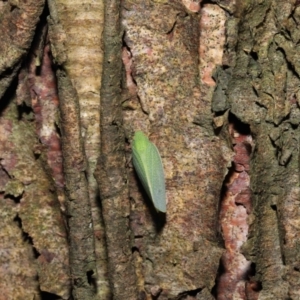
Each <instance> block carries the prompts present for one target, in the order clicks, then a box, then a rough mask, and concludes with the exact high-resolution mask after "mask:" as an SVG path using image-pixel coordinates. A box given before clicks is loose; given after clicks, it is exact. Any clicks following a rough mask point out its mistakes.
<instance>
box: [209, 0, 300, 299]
mask: <svg viewBox="0 0 300 300" xmlns="http://www.w3.org/2000/svg"><path fill="white" fill-rule="evenodd" d="M297 5H298V4H297V2H295V1H285V2H278V1H263V2H261V3H260V4H259V5H258V4H257V3H255V2H254V3H252V4H247V5H246V4H242V3H240V5H239V6H237V9H236V10H235V11H233V10H232V12H233V13H234V14H233V16H232V17H230V18H228V21H227V51H226V55H225V57H224V59H223V64H224V68H222V70H221V73H219V75H220V74H222V76H220V78H223V79H224V78H225V79H226V80H223V82H228V86H227V88H226V89H225V92H224V95H226V97H225V101H223V108H227V107H228V108H230V111H231V112H232V113H233V114H234V115H235V116H237V117H238V118H239V119H240V120H241V121H242V122H244V123H247V124H249V125H250V129H251V131H252V133H251V134H252V136H253V137H254V142H255V148H254V152H253V155H252V159H251V163H250V176H251V190H252V201H253V208H254V210H253V213H252V214H250V216H249V223H250V233H249V237H248V241H247V243H246V244H245V245H244V246H243V248H244V253H245V255H246V258H247V259H248V260H249V261H251V262H252V263H254V264H255V266H256V274H255V276H254V278H253V280H254V281H255V282H256V284H254V285H253V287H254V288H255V289H256V290H257V291H259V290H260V289H261V291H260V292H259V293H258V295H256V296H255V297H254V298H251V297H250V295H249V294H247V297H250V298H247V299H298V298H299V293H300V285H299V284H300V282H299V278H300V277H299V265H298V262H299V251H298V250H297V249H298V247H297V245H298V243H299V230H298V229H296V228H298V225H297V224H298V222H299V221H298V220H299V213H300V210H299V205H298V204H297V201H298V199H299V154H298V144H299V127H298V125H299V115H300V111H299V96H298V95H299V87H298V86H299V66H298V65H299V60H298V58H297V59H296V57H297V48H298V47H299V46H298V41H299V34H298V32H299V28H298V26H299V25H298V23H299V22H298V21H299V11H300V10H299V7H298V6H297ZM234 41H236V42H234ZM223 100H224V99H223ZM214 111H216V112H218V111H221V109H218V108H217V107H216V106H215V107H214ZM296 199H297V200H296ZM226 299H230V298H226Z"/></svg>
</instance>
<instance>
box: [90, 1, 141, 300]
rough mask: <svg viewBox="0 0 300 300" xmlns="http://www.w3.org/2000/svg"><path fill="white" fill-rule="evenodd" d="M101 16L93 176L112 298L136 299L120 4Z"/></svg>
mask: <svg viewBox="0 0 300 300" xmlns="http://www.w3.org/2000/svg"><path fill="white" fill-rule="evenodd" d="M104 16H105V25H104V30H103V43H104V59H103V76H102V85H101V155H100V158H99V161H98V167H97V170H96V172H95V176H96V179H97V181H98V184H99V187H100V197H101V206H102V215H103V220H104V224H105V235H106V243H107V253H108V272H109V277H110V278H109V279H110V287H111V292H112V295H113V296H112V297H113V299H116V300H121V299H137V293H136V290H137V289H136V282H135V273H134V269H133V264H132V257H131V239H130V230H129V218H128V216H129V209H130V206H129V196H128V186H127V175H126V170H125V165H126V162H125V153H124V143H125V136H124V132H123V129H122V107H121V89H120V85H121V67H122V61H121V49H122V48H121V47H122V40H121V37H122V31H121V26H120V1H116V0H114V1H108V0H107V1H105V15H104Z"/></svg>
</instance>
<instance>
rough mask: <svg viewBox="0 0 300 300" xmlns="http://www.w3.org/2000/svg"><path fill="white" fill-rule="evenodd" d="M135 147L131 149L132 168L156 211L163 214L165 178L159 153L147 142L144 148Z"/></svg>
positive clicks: (164, 207)
mask: <svg viewBox="0 0 300 300" xmlns="http://www.w3.org/2000/svg"><path fill="white" fill-rule="evenodd" d="M147 140H148V139H147ZM135 145H136V144H135V143H134V144H133V147H132V158H133V165H134V168H135V170H136V172H137V174H138V177H139V179H140V181H141V183H142V185H143V187H144V189H145V191H146V193H147V194H148V196H149V198H151V200H152V202H153V204H154V207H155V208H156V210H158V211H161V212H164V213H165V212H166V189H165V177H164V170H163V165H162V161H161V157H160V155H159V152H158V150H157V148H156V146H155V145H154V144H153V143H151V142H150V141H149V140H148V142H147V144H146V147H135ZM137 148H139V149H137Z"/></svg>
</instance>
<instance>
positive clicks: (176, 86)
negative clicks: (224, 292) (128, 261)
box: [123, 1, 232, 299]
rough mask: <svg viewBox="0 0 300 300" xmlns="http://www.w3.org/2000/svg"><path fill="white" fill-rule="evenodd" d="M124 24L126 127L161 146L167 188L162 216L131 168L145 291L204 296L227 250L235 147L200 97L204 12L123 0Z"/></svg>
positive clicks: (160, 296)
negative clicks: (222, 201) (221, 223)
mask: <svg viewBox="0 0 300 300" xmlns="http://www.w3.org/2000/svg"><path fill="white" fill-rule="evenodd" d="M123 24H124V27H125V38H124V42H125V43H126V49H125V50H123V61H124V63H125V64H131V68H130V69H131V72H129V71H128V70H129V68H128V67H127V66H126V65H125V69H126V72H127V83H129V84H130V83H131V86H130V87H129V91H128V92H127V93H128V94H129V95H130V98H128V97H127V99H126V102H125V103H124V107H125V110H124V126H125V128H126V129H127V134H128V137H129V138H130V133H131V132H132V130H134V131H136V130H142V131H144V132H145V133H146V134H148V136H149V137H150V139H151V141H153V142H154V143H155V144H156V145H157V147H158V149H159V151H160V153H161V156H162V161H163V164H164V167H165V176H166V187H167V213H166V215H165V216H164V215H159V214H157V212H156V211H155V210H154V209H153V206H152V204H151V202H150V201H149V200H148V199H147V197H146V195H145V193H144V192H143V191H142V188H141V186H139V184H137V183H138V182H137V178H136V176H135V174H134V172H133V170H132V169H131V168H130V169H129V170H128V171H129V184H130V196H131V198H132V211H131V215H130V220H131V229H132V231H133V234H134V237H135V240H134V241H135V244H134V246H135V251H136V253H135V264H136V268H137V269H138V270H139V273H138V280H139V289H140V293H145V297H147V299H150V298H151V297H156V298H157V299H173V298H174V299H175V298H176V299H177V298H182V299H183V298H184V297H188V296H189V295H190V296H192V295H196V294H197V297H202V296H201V295H202V293H203V294H206V295H207V290H211V289H212V288H213V286H214V284H215V278H216V274H217V269H218V266H219V260H220V256H221V254H222V248H221V247H219V246H218V238H217V236H218V235H217V231H218V222H217V219H218V204H219V197H220V191H221V186H222V182H223V179H224V174H226V171H227V165H228V162H229V161H230V159H231V155H232V152H231V150H230V149H228V148H227V146H226V144H225V143H224V142H222V141H221V140H220V139H219V138H218V137H215V136H214V134H213V127H212V116H210V115H207V112H209V111H210V103H209V102H207V103H206V101H205V99H200V89H199V73H198V55H199V54H198V43H195V41H198V38H199V17H198V15H197V14H196V15H195V14H192V13H191V12H190V11H189V10H187V9H186V8H185V7H184V6H183V5H182V4H181V3H180V2H176V1H174V2H172V3H169V2H166V1H165V2H163V3H148V4H145V2H143V1H140V2H137V1H136V2H135V3H132V2H131V1H124V2H123ZM128 77H132V79H130V78H128ZM132 83H135V84H136V87H135V88H134V87H133V86H132ZM134 91H135V93H136V94H135V95H134V94H133V92H134ZM138 101H140V105H139V102H138ZM133 109H134V110H133ZM212 148H214V151H211V149H212ZM141 192H142V193H141Z"/></svg>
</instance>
